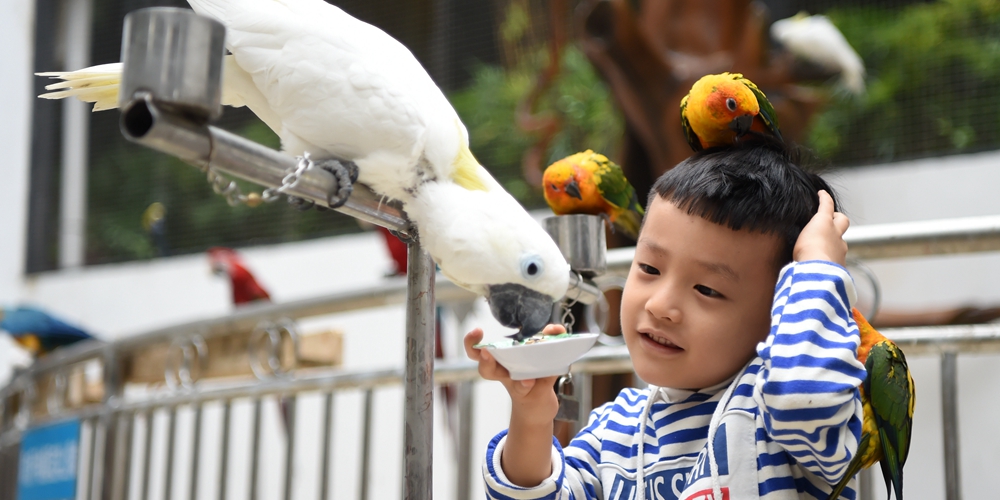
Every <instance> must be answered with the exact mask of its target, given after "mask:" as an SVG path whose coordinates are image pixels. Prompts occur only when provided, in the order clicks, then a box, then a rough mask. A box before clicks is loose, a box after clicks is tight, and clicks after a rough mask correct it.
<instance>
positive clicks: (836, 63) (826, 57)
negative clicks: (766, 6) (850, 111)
mask: <svg viewBox="0 0 1000 500" xmlns="http://www.w3.org/2000/svg"><path fill="white" fill-rule="evenodd" d="M771 36H773V37H774V38H775V40H778V41H779V42H781V44H782V45H784V46H785V47H786V48H787V49H788V50H789V52H791V53H792V54H794V55H795V56H796V57H800V58H802V59H804V60H806V61H810V62H812V63H814V64H818V65H820V66H822V67H824V68H826V69H829V70H831V71H839V72H840V75H841V83H842V84H843V86H844V87H845V88H847V89H848V90H850V91H851V92H853V93H855V94H862V93H864V90H865V64H864V61H862V60H861V56H859V55H858V53H857V52H855V51H854V49H853V48H852V47H851V44H850V43H848V42H847V39H846V38H844V35H843V33H841V32H840V30H838V29H837V27H836V26H834V25H833V23H831V22H830V19H829V18H827V17H826V16H823V15H814V16H806V15H804V14H798V15H796V16H793V17H790V18H787V19H781V20H779V21H775V22H774V24H772V25H771Z"/></svg>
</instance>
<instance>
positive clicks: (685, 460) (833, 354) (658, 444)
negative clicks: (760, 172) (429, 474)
mask: <svg viewBox="0 0 1000 500" xmlns="http://www.w3.org/2000/svg"><path fill="white" fill-rule="evenodd" d="M854 299H855V291H854V282H853V281H852V280H851V277H850V275H849V274H848V273H847V271H846V270H845V269H844V268H843V267H841V266H839V265H836V264H833V263H829V262H821V261H809V262H801V263H792V264H789V265H788V266H786V267H785V268H784V269H782V270H781V273H780V274H779V279H778V284H777V287H776V289H775V297H774V305H773V308H772V315H771V318H772V319H771V331H770V333H769V334H768V337H767V339H766V340H765V341H764V342H761V343H760V344H758V345H757V356H756V357H755V358H754V359H753V360H752V361H750V363H749V364H748V365H747V366H746V367H745V368H744V369H743V370H742V371H741V372H740V373H737V374H735V375H734V377H733V379H731V380H729V381H726V382H723V383H722V384H719V385H718V386H715V387H709V388H706V389H702V390H699V391H685V390H679V389H672V388H666V387H649V388H647V389H644V390H637V389H625V390H623V391H622V392H621V393H620V394H619V395H618V397H617V398H616V399H615V400H614V401H612V402H610V403H607V404H605V405H603V406H601V407H599V408H596V409H594V410H593V411H592V412H591V414H590V419H589V422H588V425H587V427H586V428H584V429H583V430H582V431H580V433H579V434H577V436H576V437H575V438H574V439H573V441H572V442H570V444H569V446H567V447H566V448H565V449H563V448H561V447H560V446H559V443H558V441H556V440H555V439H554V438H553V441H552V475H551V476H550V477H549V478H547V479H546V480H545V481H543V482H542V483H541V484H540V485H538V486H536V487H533V488H522V487H519V486H515V485H513V484H511V483H510V481H508V480H507V478H506V476H505V475H504V473H503V470H502V469H501V467H500V456H501V453H502V451H503V447H504V441H505V437H506V435H507V431H503V432H501V433H500V434H499V435H497V436H496V437H495V438H493V440H492V441H491V442H490V444H489V446H488V447H487V451H486V462H485V463H484V464H483V475H484V477H485V480H486V493H487V496H488V497H489V498H496V499H507V498H516V499H535V498H539V499H540V498H546V499H608V500H675V499H677V500H729V499H733V500H743V499H756V498H760V499H769V500H771V499H787V498H817V499H826V497H827V495H828V494H829V492H830V491H831V489H832V486H831V485H833V484H836V483H837V481H838V480H839V479H840V478H841V477H842V476H843V474H844V472H845V471H846V468H847V465H848V463H849V462H850V461H851V458H852V457H853V455H854V452H855V451H856V450H857V446H858V440H859V439H860V436H861V418H862V407H861V399H860V395H859V392H858V386H860V385H861V382H862V380H863V379H864V377H865V371H864V366H863V365H862V364H861V363H859V362H858V360H857V357H856V352H857V347H858V344H859V342H860V337H859V334H858V327H857V325H856V324H855V323H854V320H853V318H852V317H851V313H850V309H851V305H852V303H853V301H854ZM640 437H641V439H640ZM855 490H856V488H855V483H854V482H853V481H852V483H851V484H850V485H849V486H848V488H846V489H845V490H844V493H843V497H844V498H849V499H854V498H855V496H856V493H855Z"/></svg>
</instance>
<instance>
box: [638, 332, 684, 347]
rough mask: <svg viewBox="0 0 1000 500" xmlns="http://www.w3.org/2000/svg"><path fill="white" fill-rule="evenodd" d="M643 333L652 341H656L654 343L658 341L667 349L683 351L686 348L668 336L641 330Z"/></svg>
mask: <svg viewBox="0 0 1000 500" xmlns="http://www.w3.org/2000/svg"><path fill="white" fill-rule="evenodd" d="M641 335H642V336H643V337H646V338H647V339H649V340H650V341H652V342H654V343H656V344H658V345H661V346H663V347H665V348H667V349H670V350H676V351H683V350H684V349H683V348H681V347H680V346H678V345H677V344H675V343H673V342H671V341H670V340H669V339H667V338H666V337H661V336H659V335H655V334H652V333H648V332H641Z"/></svg>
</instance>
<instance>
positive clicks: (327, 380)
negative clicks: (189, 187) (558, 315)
mask: <svg viewBox="0 0 1000 500" xmlns="http://www.w3.org/2000/svg"><path fill="white" fill-rule="evenodd" d="M882 333H883V334H884V335H885V336H886V337H888V338H889V339H890V340H892V341H893V342H895V343H896V344H897V345H899V346H900V348H902V349H903V351H904V352H905V353H906V354H907V355H908V356H919V355H931V354H939V353H942V352H953V353H984V352H1000V324H986V325H957V326H927V327H917V328H886V329H884V330H882ZM631 370H632V362H631V360H630V358H629V355H628V350H627V348H626V347H625V346H624V345H620V346H599V347H595V348H593V349H591V350H590V352H588V353H587V354H585V355H584V356H583V357H581V358H580V359H579V360H577V361H576V362H575V363H573V365H572V372H573V373H581V374H590V375H600V374H606V373H621V372H628V371H631ZM402 378H403V368H402V367H398V368H386V369H379V370H336V371H327V372H323V373H309V372H303V373H301V374H299V375H296V376H295V377H289V378H274V379H270V380H264V381H261V380H256V379H248V380H245V381H237V382H234V383H230V384H227V385H225V386H221V387H217V388H205V389H201V388H199V387H198V386H195V387H194V388H193V389H191V390H187V391H180V392H175V393H171V394H169V395H165V396H164V395H162V394H159V393H153V394H151V395H150V397H148V398H146V399H139V400H135V401H129V402H118V403H114V404H112V405H111V406H112V408H110V409H106V410H108V411H117V412H141V411H147V410H149V409H154V408H169V407H172V406H178V405H187V404H197V403H204V402H208V401H225V400H231V399H238V398H254V397H261V396H269V395H275V394H282V395H286V394H295V393H300V392H316V391H331V390H344V389H373V388H377V387H386V386H398V385H399V384H400V383H401V382H402ZM478 379H479V372H478V366H477V365H476V364H475V363H474V362H472V361H469V360H456V361H443V362H438V363H436V364H435V367H434V382H435V384H451V383H456V382H465V381H474V380H478ZM101 407H102V405H101V404H94V405H91V406H88V407H82V408H80V409H77V410H75V411H70V412H65V413H63V414H61V415H60V417H59V418H65V417H81V418H85V417H92V416H95V415H96V414H98V413H99V412H100V411H101ZM43 422H44V421H43V420H36V421H35V422H34V423H36V424H37V423H43Z"/></svg>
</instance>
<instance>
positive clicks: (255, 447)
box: [165, 397, 261, 500]
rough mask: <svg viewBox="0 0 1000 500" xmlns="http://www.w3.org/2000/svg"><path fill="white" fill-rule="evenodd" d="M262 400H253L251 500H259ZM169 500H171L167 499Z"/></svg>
mask: <svg viewBox="0 0 1000 500" xmlns="http://www.w3.org/2000/svg"><path fill="white" fill-rule="evenodd" d="M260 409H261V399H260V398H259V397H257V398H254V400H253V434H252V435H251V436H250V439H251V441H252V444H251V445H250V447H251V450H252V451H251V452H250V500H257V469H258V468H259V467H260V464H259V462H260V460H259V457H260V431H261V425H260V417H261V411H260ZM165 500H169V499H165Z"/></svg>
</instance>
